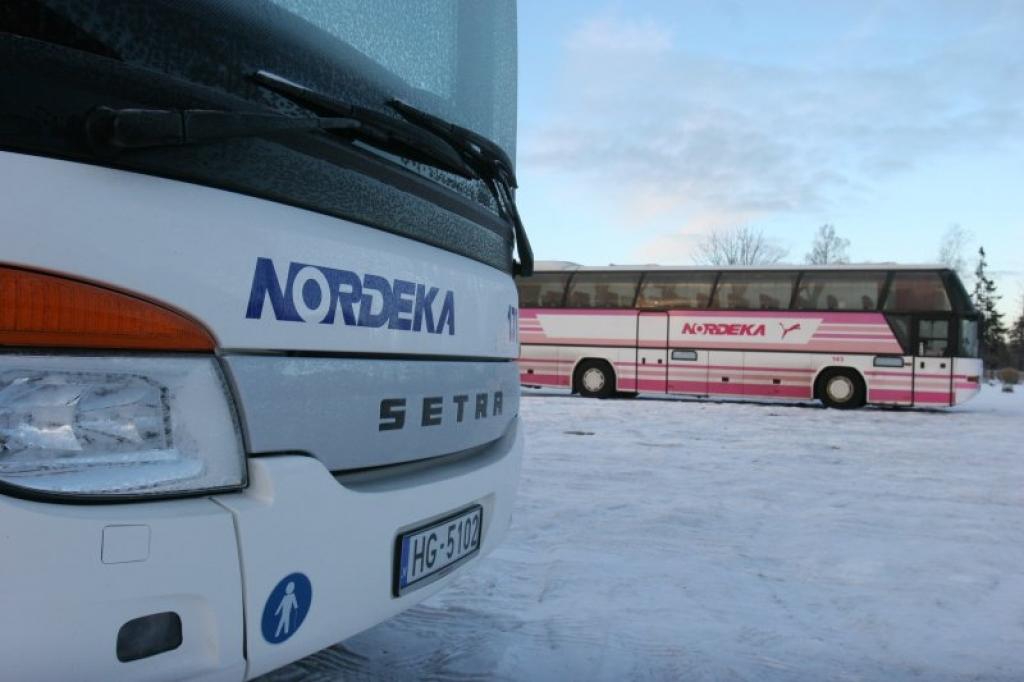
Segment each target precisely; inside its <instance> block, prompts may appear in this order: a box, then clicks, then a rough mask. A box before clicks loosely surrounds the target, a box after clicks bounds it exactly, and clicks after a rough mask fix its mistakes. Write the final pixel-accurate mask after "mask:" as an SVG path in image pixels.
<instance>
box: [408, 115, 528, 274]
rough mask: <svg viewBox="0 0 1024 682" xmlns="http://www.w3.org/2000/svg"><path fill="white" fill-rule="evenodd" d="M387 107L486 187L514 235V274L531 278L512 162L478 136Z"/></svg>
mask: <svg viewBox="0 0 1024 682" xmlns="http://www.w3.org/2000/svg"><path fill="white" fill-rule="evenodd" d="M388 105H390V106H391V108H393V109H394V110H395V111H397V112H398V113H399V114H401V115H402V117H403V118H405V119H406V120H407V121H409V122H410V123H414V124H416V125H418V126H421V127H422V128H424V129H426V130H429V131H430V132H432V133H434V134H435V135H437V136H438V137H440V138H441V139H443V140H444V141H445V142H447V143H448V144H450V145H451V146H452V147H454V148H455V149H456V150H457V151H458V152H459V153H460V154H461V155H462V158H463V160H464V161H465V162H466V164H467V165H468V166H469V167H470V168H472V169H473V170H474V171H475V172H476V174H477V176H478V177H480V179H481V180H483V181H484V182H485V183H486V184H487V186H488V188H489V189H490V190H491V193H492V194H493V195H494V200H495V201H496V202H497V204H498V208H499V209H500V210H501V211H502V213H503V214H504V215H505V217H506V218H507V219H508V221H509V222H510V223H511V224H512V228H513V230H514V231H515V237H516V251H518V253H519V263H517V265H516V272H517V274H520V275H523V276H524V277H528V276H530V275H532V274H533V249H532V248H531V247H530V239H529V237H528V236H527V234H526V228H525V227H523V221H522V219H521V218H520V217H519V209H518V208H517V207H516V200H515V193H514V190H515V188H516V187H518V186H519V183H518V182H517V181H516V176H515V170H514V168H513V165H512V160H511V159H510V158H509V157H508V154H506V153H505V150H503V149H502V148H501V147H500V146H498V145H497V144H495V143H494V142H492V141H491V140H489V139H487V138H486V137H484V136H483V135H480V134H479V133H476V132H474V131H472V130H470V129H468V128H463V127H462V126H459V125H456V124H454V123H451V122H449V121H446V120H444V119H443V118H439V117H437V116H434V115H433V114H429V113H427V112H425V111H422V110H420V109H417V108H416V107H414V106H412V105H410V104H406V103H405V102H403V101H401V100H398V99H393V100H391V101H390V102H388Z"/></svg>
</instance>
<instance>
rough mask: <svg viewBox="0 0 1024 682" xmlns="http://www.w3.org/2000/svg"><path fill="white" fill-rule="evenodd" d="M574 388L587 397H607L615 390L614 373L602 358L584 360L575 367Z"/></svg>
mask: <svg viewBox="0 0 1024 682" xmlns="http://www.w3.org/2000/svg"><path fill="white" fill-rule="evenodd" d="M575 384H576V390H577V391H579V393H580V395H582V396H586V397H587V398H607V397H609V396H610V395H611V394H612V393H614V392H615V373H614V372H613V371H612V368H611V365H609V364H608V363H607V362H604V361H603V360H584V361H583V362H581V363H580V366H579V367H577V368H576V381H575Z"/></svg>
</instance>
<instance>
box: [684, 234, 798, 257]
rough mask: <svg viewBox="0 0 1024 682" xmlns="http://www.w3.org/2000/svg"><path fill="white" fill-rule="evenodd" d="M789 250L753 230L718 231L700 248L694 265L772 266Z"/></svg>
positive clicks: (702, 243)
mask: <svg viewBox="0 0 1024 682" xmlns="http://www.w3.org/2000/svg"><path fill="white" fill-rule="evenodd" d="M786 253H787V252H786V250H785V249H783V248H781V247H780V246H778V245H777V244H776V243H775V242H773V241H771V240H770V239H769V238H767V237H765V236H764V233H763V232H761V231H760V230H755V229H753V228H751V227H736V228H732V229H729V230H715V231H714V232H711V233H710V234H708V235H707V236H706V237H705V238H704V240H703V241H702V242H701V243H699V244H698V245H697V253H696V255H694V258H693V260H694V262H696V263H700V264H702V265H771V264H772V263H778V262H779V261H781V260H782V259H783V258H785V257H786Z"/></svg>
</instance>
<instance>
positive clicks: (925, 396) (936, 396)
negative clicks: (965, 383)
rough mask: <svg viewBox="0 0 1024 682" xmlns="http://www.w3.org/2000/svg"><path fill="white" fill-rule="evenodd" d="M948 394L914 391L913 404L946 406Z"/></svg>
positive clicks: (948, 400)
mask: <svg viewBox="0 0 1024 682" xmlns="http://www.w3.org/2000/svg"><path fill="white" fill-rule="evenodd" d="M950 397H951V396H950V394H949V393H939V392H935V391H914V402H915V403H940V404H944V405H948V404H949V402H950Z"/></svg>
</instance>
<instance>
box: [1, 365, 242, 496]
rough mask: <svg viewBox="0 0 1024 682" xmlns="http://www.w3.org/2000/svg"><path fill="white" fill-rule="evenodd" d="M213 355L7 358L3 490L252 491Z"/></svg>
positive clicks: (76, 492)
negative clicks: (246, 477)
mask: <svg viewBox="0 0 1024 682" xmlns="http://www.w3.org/2000/svg"><path fill="white" fill-rule="evenodd" d="M245 476H246V470H245V454H244V450H243V447H242V440H241V435H240V432H239V429H238V422H237V419H236V417H235V413H234V409H233V407H232V404H231V400H230V397H229V394H228V391H227V387H226V386H225V385H224V381H223V378H222V376H221V373H220V370H219V368H218V367H217V364H216V362H215V360H214V359H213V358H210V357H202V358H200V357H188V356H169V357H145V356H135V357H133V356H117V357H95V356H71V355H61V356H55V355H7V354H0V486H4V485H5V484H6V485H8V486H14V487H16V488H20V489H22V490H24V491H26V492H36V493H42V494H45V495H47V496H53V495H58V496H66V497H69V498H81V497H101V498H116V497H138V496H166V495H173V494H188V493H198V492H208V491H217V490H226V489H232V488H239V487H241V486H243V485H245V482H246V480H245Z"/></svg>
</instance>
